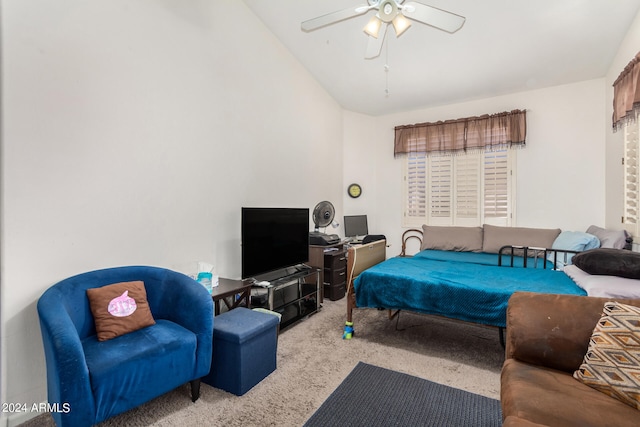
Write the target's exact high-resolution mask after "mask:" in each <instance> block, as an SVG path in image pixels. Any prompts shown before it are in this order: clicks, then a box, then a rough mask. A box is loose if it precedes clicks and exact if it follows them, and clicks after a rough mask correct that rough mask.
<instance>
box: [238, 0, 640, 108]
mask: <svg viewBox="0 0 640 427" xmlns="http://www.w3.org/2000/svg"><path fill="white" fill-rule="evenodd" d="M420 2H421V3H424V4H428V5H430V6H434V7H437V8H440V9H444V10H448V11H450V12H453V13H456V14H458V15H462V16H464V17H466V22H465V24H464V25H463V27H462V28H461V29H460V30H459V31H458V32H456V33H453V34H449V33H447V32H444V31H440V30H438V29H435V28H433V27H430V26H428V25H423V24H421V23H419V22H415V21H411V22H412V26H411V28H409V30H407V31H406V32H405V33H404V34H402V36H400V37H399V38H396V35H395V33H394V31H393V29H392V27H389V30H388V31H387V35H386V39H385V41H384V45H383V47H382V51H381V54H380V56H379V57H377V58H375V59H364V56H365V48H366V45H367V37H368V36H367V35H366V34H365V33H364V32H363V28H364V26H365V25H366V24H367V22H368V21H369V19H370V18H371V16H373V15H374V13H375V11H370V12H368V13H367V14H365V15H361V16H358V17H355V18H352V19H348V20H344V21H342V22H339V23H336V24H333V25H329V26H326V27H324V28H321V29H318V30H316V31H313V32H309V33H306V32H303V31H301V29H300V24H301V22H302V21H305V20H308V19H311V18H315V17H317V16H320V15H324V14H327V13H331V12H334V11H337V10H341V9H345V8H348V7H351V6H353V7H354V8H355V7H357V6H358V5H362V4H365V5H366V4H367V1H366V0H322V1H318V0H244V3H245V4H246V5H247V6H248V7H249V8H250V9H251V10H252V11H253V12H254V13H255V14H256V15H257V16H258V17H259V18H260V19H261V20H262V21H263V22H264V24H265V25H266V27H267V28H269V29H270V30H271V31H272V32H273V33H274V34H275V36H276V37H277V38H278V39H279V40H280V41H281V42H282V43H283V45H284V46H286V47H287V48H288V49H289V50H290V51H291V52H292V54H293V55H294V56H295V57H297V58H298V60H299V61H300V62H301V63H302V64H303V65H304V66H305V67H306V68H307V69H308V70H309V71H310V73H311V74H312V75H313V76H314V77H315V78H316V79H317V80H318V82H320V84H321V85H322V86H323V87H324V88H325V89H326V90H327V91H328V92H329V93H330V94H331V95H332V96H333V97H334V98H335V99H336V100H337V101H338V102H339V103H340V104H341V105H342V107H344V108H345V109H347V110H350V111H355V112H359V113H363V114H369V115H374V116H375V115H383V114H389V113H394V112H400V111H407V110H412V109H416V108H426V107H432V106H438V105H446V104H451V103H455V102H463V101H468V100H474V99H481V98H487V97H492V96H497V95H503V94H508V93H514V92H520V91H525V90H531V89H538V88H543V87H549V86H555V85H561V84H567V83H571V82H576V81H582V80H589V79H593V78H599V77H603V76H604V75H605V74H606V72H607V70H608V68H609V65H610V64H611V61H612V60H613V58H614V55H615V53H616V51H617V49H618V46H619V45H620V43H621V41H622V40H623V38H624V36H625V34H626V33H627V31H628V29H629V26H630V25H631V23H632V22H633V20H634V18H635V16H636V14H637V12H638V10H639V7H640V0H606V1H605V0H537V1H531V0H482V1H478V0H420ZM639 50H640V47H639Z"/></svg>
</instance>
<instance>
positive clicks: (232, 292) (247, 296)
mask: <svg viewBox="0 0 640 427" xmlns="http://www.w3.org/2000/svg"><path fill="white" fill-rule="evenodd" d="M218 283H219V284H218V286H216V287H214V288H213V291H211V298H213V305H214V307H215V315H216V316H217V315H218V314H220V301H223V302H224V304H225V305H226V306H227V308H228V309H229V310H233V309H234V308H237V307H239V306H240V305H243V306H244V307H247V308H251V284H252V282H251V281H250V280H234V279H224V278H222V277H221V278H220V279H218ZM236 295H240V297H239V298H236ZM243 301H244V304H242V302H243Z"/></svg>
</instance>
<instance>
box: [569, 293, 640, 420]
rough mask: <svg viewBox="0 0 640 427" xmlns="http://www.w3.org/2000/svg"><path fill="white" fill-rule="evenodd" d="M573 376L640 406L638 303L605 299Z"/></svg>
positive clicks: (599, 389) (590, 385)
mask: <svg viewBox="0 0 640 427" xmlns="http://www.w3.org/2000/svg"><path fill="white" fill-rule="evenodd" d="M573 377H574V378H575V379H577V380H578V381H581V382H583V383H584V384H586V385H588V386H589V387H592V388H594V389H596V390H598V391H601V392H602V393H605V394H606V395H608V396H611V397H614V398H616V399H618V400H620V401H622V402H624V403H626V404H627V405H630V406H632V407H634V408H636V409H640V307H635V306H631V305H626V304H620V303H618V302H607V303H605V305H604V309H603V313H602V317H601V318H600V320H599V321H598V323H597V324H596V326H595V328H594V330H593V334H592V335H591V340H590V341H589V348H588V350H587V354H586V355H585V356H584V360H583V363H582V365H580V367H579V368H578V370H577V371H575V372H574V374H573Z"/></svg>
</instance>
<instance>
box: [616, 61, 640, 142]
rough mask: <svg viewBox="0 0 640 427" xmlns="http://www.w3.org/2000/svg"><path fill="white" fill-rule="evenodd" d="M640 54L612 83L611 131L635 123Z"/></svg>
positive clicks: (639, 93)
mask: <svg viewBox="0 0 640 427" xmlns="http://www.w3.org/2000/svg"><path fill="white" fill-rule="evenodd" d="M638 79H640V53H638V54H637V55H636V56H635V58H633V59H632V60H631V62H629V64H627V66H626V67H624V70H622V72H621V73H620V75H619V76H618V78H617V79H616V81H615V82H613V131H614V132H615V131H617V130H618V129H621V128H622V127H623V126H624V125H625V124H626V123H628V122H630V121H635V120H636V118H637V116H638V113H639V112H640V82H639V81H638Z"/></svg>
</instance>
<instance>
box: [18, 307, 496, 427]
mask: <svg viewBox="0 0 640 427" xmlns="http://www.w3.org/2000/svg"><path fill="white" fill-rule="evenodd" d="M346 312H347V308H346V298H342V299H341V300H338V301H329V300H327V299H325V300H324V303H323V308H322V310H321V311H320V312H319V313H317V314H315V315H313V316H311V317H309V318H308V319H306V320H303V321H302V322H300V323H298V324H296V325H295V326H293V327H291V328H289V329H287V330H285V331H283V332H282V333H281V334H280V336H279V338H278V356H277V366H278V367H277V369H276V370H275V371H274V372H273V373H272V374H271V375H269V376H268V377H267V378H265V379H264V380H262V381H261V382H260V383H259V384H258V385H256V386H255V387H254V388H252V389H251V390H249V391H248V392H247V393H246V394H245V395H244V396H236V395H233V394H231V393H227V392H224V391H222V390H219V389H216V388H213V387H210V386H208V385H206V384H203V385H202V389H201V395H200V399H198V401H196V402H195V403H192V402H191V399H190V395H189V386H188V385H186V386H184V387H180V388H178V389H176V390H174V391H172V392H170V393H167V394H165V395H163V396H160V397H158V398H157V399H154V400H152V401H150V402H148V403H145V404H144V405H141V406H140V407H138V408H135V409H133V410H131V411H128V412H126V413H124V414H121V415H118V416H116V417H114V418H111V419H109V420H107V421H105V422H103V423H100V424H99V425H98V427H116V426H126V427H131V426H154V427H165V426H181V427H182V426H198V427H201V426H225V427H247V426H249V427H250V426H275V427H281V426H285V427H289V426H291V427H300V426H302V425H303V424H304V423H305V422H306V421H307V420H308V419H309V417H311V415H312V414H313V413H314V412H315V411H316V410H317V409H318V408H319V407H320V406H321V405H322V403H323V402H324V401H325V400H326V399H327V398H328V397H329V395H330V394H331V393H332V392H333V391H334V390H335V389H336V388H337V387H338V386H339V385H340V383H341V382H342V381H343V380H344V379H345V377H347V375H349V372H351V371H352V370H353V368H354V367H355V366H356V365H357V364H358V362H359V361H362V362H365V363H368V364H372V365H376V366H380V367H383V368H386V369H391V370H394V371H397V372H403V373H405V374H409V375H413V376H416V377H419V378H425V379H428V380H430V381H433V382H436V383H439V384H445V385H448V386H450V387H453V388H457V389H461V390H466V391H469V392H472V393H476V394H480V395H482V396H487V397H490V398H493V399H498V398H499V396H500V369H501V367H502V362H503V361H504V349H503V348H502V347H501V346H500V343H499V340H498V331H497V329H496V328H489V327H484V326H479V325H474V324H470V323H463V322H456V321H450V320H446V319H442V318H437V317H432V316H422V315H417V314H411V313H405V312H403V313H402V315H401V316H400V319H399V323H398V324H397V325H396V322H395V320H393V321H390V320H389V319H388V316H387V312H386V311H378V310H375V309H362V310H356V311H355V312H354V317H353V321H354V323H355V331H356V335H355V337H354V338H353V339H351V340H343V339H342V331H343V328H344V322H345V319H346ZM41 399H42V401H44V400H45V399H46V396H45V394H44V393H43V395H42V397H41ZM32 415H33V414H32ZM23 421H24V420H23ZM10 425H11V426H15V425H16V424H15V423H14V424H10ZM52 426H54V423H53V419H52V418H51V416H50V415H49V414H41V415H39V416H37V417H35V418H33V419H31V420H29V421H26V422H25V423H24V427H52Z"/></svg>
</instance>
